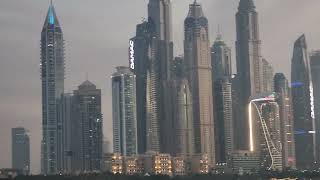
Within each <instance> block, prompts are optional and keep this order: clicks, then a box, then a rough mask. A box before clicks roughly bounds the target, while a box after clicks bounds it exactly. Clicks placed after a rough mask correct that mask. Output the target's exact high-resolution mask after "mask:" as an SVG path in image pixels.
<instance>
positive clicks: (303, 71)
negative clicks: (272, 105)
mask: <svg viewBox="0 0 320 180" xmlns="http://www.w3.org/2000/svg"><path fill="white" fill-rule="evenodd" d="M291 88H292V105H293V106H292V107H293V119H294V130H295V143H296V160H297V168H299V169H308V168H311V167H312V165H313V163H314V161H315V129H314V123H315V122H314V107H313V103H314V102H313V86H312V79H311V69H310V62H309V54H308V50H307V42H306V38H305V36H304V35H302V36H300V37H299V38H298V39H297V40H296V41H295V43H294V50H293V57H292V64H291Z"/></svg>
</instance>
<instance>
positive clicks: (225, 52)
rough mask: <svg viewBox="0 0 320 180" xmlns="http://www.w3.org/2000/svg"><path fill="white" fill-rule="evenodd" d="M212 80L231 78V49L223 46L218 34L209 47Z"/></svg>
mask: <svg viewBox="0 0 320 180" xmlns="http://www.w3.org/2000/svg"><path fill="white" fill-rule="evenodd" d="M211 63H212V73H213V75H212V80H213V81H214V82H215V81H216V80H221V79H223V78H224V77H231V75H232V64H231V49H230V48H229V47H228V46H227V45H226V44H225V42H224V41H223V39H222V36H221V35H220V34H219V35H218V36H217V38H216V40H215V41H214V43H213V45H212V47H211Z"/></svg>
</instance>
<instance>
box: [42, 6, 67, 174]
mask: <svg viewBox="0 0 320 180" xmlns="http://www.w3.org/2000/svg"><path fill="white" fill-rule="evenodd" d="M64 64H65V61H64V41H63V34H62V30H61V26H60V24H59V21H58V19H57V16H56V13H55V9H54V7H53V5H52V4H50V6H49V10H48V13H47V17H46V19H45V22H44V25H43V28H42V32H41V81H42V145H41V146H42V153H41V164H42V173H44V174H54V173H57V172H59V171H60V170H61V162H60V161H59V159H61V156H62V153H63V152H61V151H60V149H61V148H59V145H60V144H61V141H62V139H61V138H60V136H59V134H60V133H61V132H60V131H61V130H62V127H61V123H60V122H61V119H59V112H58V111H59V110H58V103H59V99H60V97H61V95H62V94H63V92H64V78H65V75H64Z"/></svg>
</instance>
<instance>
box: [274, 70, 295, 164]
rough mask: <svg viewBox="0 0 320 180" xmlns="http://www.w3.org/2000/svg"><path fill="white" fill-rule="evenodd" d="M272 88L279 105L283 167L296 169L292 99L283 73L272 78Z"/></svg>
mask: <svg viewBox="0 0 320 180" xmlns="http://www.w3.org/2000/svg"><path fill="white" fill-rule="evenodd" d="M274 88H275V92H276V93H277V96H278V98H277V100H276V101H277V103H278V104H279V116H280V121H281V142H282V157H283V158H282V159H283V167H284V168H285V167H291V168H295V167H296V155H295V143H294V132H293V127H294V124H293V118H292V103H291V102H292V101H291V100H292V99H291V93H290V88H289V82H288V80H287V79H286V77H285V75H284V74H283V73H277V74H276V75H275V76H274Z"/></svg>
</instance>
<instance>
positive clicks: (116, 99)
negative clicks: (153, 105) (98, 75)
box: [112, 67, 138, 156]
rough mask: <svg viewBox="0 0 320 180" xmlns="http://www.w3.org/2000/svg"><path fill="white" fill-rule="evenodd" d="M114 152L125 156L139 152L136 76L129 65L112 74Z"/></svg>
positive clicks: (118, 68)
mask: <svg viewBox="0 0 320 180" xmlns="http://www.w3.org/2000/svg"><path fill="white" fill-rule="evenodd" d="M112 109H113V140H114V141H113V147H114V148H113V152H114V153H120V154H122V155H123V156H131V155H135V154H137V153H138V143H137V108H136V76H135V75H134V74H133V73H132V72H131V71H130V69H129V68H127V67H117V72H115V73H114V74H113V75H112Z"/></svg>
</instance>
